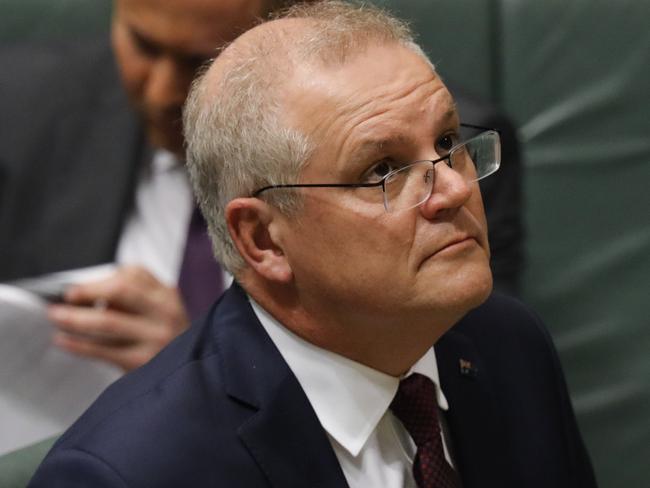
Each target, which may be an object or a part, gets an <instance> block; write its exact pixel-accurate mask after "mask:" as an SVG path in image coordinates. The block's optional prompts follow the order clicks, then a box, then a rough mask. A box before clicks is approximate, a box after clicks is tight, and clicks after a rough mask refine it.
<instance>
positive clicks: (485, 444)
mask: <svg viewBox="0 0 650 488" xmlns="http://www.w3.org/2000/svg"><path fill="white" fill-rule="evenodd" d="M436 354H437V357H438V364H439V370H440V378H441V383H442V387H443V389H444V392H445V395H446V396H447V399H448V401H449V404H450V410H449V413H448V416H447V422H448V426H449V432H450V434H451V444H452V448H453V452H454V456H455V461H456V463H457V466H458V468H459V471H460V474H461V477H462V479H463V483H464V487H465V488H475V487H476V488H479V487H480V488H489V487H494V488H497V487H498V488H504V487H517V488H521V487H530V488H551V487H552V488H581V487H594V486H595V482H594V478H593V472H592V469H591V466H590V463H589V459H588V456H587V454H586V452H585V449H584V446H583V443H582V440H581V438H580V434H579V432H578V429H577V426H576V422H575V418H574V415H573V411H572V409H571V405H570V402H569V398H568V395H567V390H566V386H565V383H564V379H563V376H562V373H561V370H560V366H559V364H558V360H557V357H556V355H555V352H554V350H553V347H552V344H551V342H550V340H549V337H548V335H547V333H546V332H545V331H544V329H543V328H542V326H541V325H540V323H539V322H538V320H537V319H536V318H535V317H534V316H532V315H531V314H530V312H528V311H527V310H526V309H525V308H524V307H523V306H521V305H520V304H519V303H518V302H515V301H512V300H510V299H507V298H504V297H502V296H498V295H493V296H492V297H491V298H490V299H489V300H488V301H487V302H486V303H485V304H484V305H482V306H481V307H479V308H478V309H476V310H474V311H473V312H471V313H470V314H468V315H467V316H466V317H465V318H464V319H463V320H462V321H461V322H460V323H458V324H457V325H456V326H455V327H454V328H453V329H452V330H451V331H449V332H448V333H447V334H446V335H445V336H444V337H443V338H442V339H441V340H440V341H439V342H438V344H436ZM461 360H462V363H461ZM332 401H336V399H335V398H333V399H332ZM29 486H30V487H32V488H38V487H48V488H56V487H66V488H69V487H77V486H79V487H81V486H92V487H97V488H102V487H179V486H191V487H202V486H206V487H207V486H223V487H238V488H239V487H242V488H247V487H275V488H290V487H300V488H305V487H345V486H347V484H346V481H345V477H344V475H343V473H342V471H341V468H340V466H339V464H338V462H337V459H336V456H335V454H334V452H333V450H332V448H331V446H330V444H329V441H328V439H327V436H326V434H325V432H324V430H323V428H322V427H321V425H320V424H319V422H318V419H317V418H316V415H315V413H314V411H313V409H312V408H311V405H310V403H309V401H308V399H307V397H306V396H305V394H304V392H303V390H302V388H301V387H300V384H299V383H298V381H297V380H296V378H295V376H294V375H293V373H292V372H291V370H290V369H289V367H288V366H287V364H286V363H285V361H284V360H283V358H282V356H281V355H280V353H279V351H278V350H277V349H276V347H275V345H274V344H273V342H272V341H271V340H270V338H269V337H268V335H267V334H266V332H265V331H264V328H263V327H262V326H261V324H260V323H259V321H258V320H257V318H256V316H255V314H254V313H253V311H252V309H251V307H250V305H249V303H248V300H247V297H246V295H245V293H244V292H243V290H242V289H241V288H240V287H239V286H238V285H236V284H235V285H233V287H232V288H231V289H230V290H229V291H228V292H227V293H225V294H224V296H223V297H222V298H221V299H220V300H219V302H217V304H216V305H215V306H214V307H213V308H212V309H211V311H210V312H209V313H208V315H207V316H206V317H205V318H204V319H202V320H200V321H198V322H196V323H194V324H193V326H192V327H191V329H190V330H188V331H187V332H186V333H185V334H183V335H182V336H180V337H179V338H178V339H177V340H175V341H174V342H173V343H172V344H170V345H169V346H168V347H167V348H166V349H165V350H164V351H163V352H162V353H161V354H160V355H159V356H157V357H156V358H155V359H154V360H153V361H151V362H150V363H148V364H147V365H145V366H144V367H142V368H141V369H139V370H137V371H135V372H133V373H131V374H129V375H127V376H125V377H124V378H122V379H121V380H119V381H118V382H117V383H115V384H114V385H112V386H111V387H109V388H108V389H107V390H106V391H105V392H104V393H103V394H102V395H101V396H100V398H99V399H98V400H97V401H96V403H95V404H94V405H93V406H92V407H91V408H90V409H89V410H88V411H87V412H86V413H85V414H84V415H83V416H82V417H81V418H80V419H79V420H78V421H77V422H76V423H75V424H74V425H73V426H72V427H71V428H70V429H69V430H68V431H67V432H66V433H65V434H64V435H63V436H62V437H61V438H60V439H59V441H58V442H57V443H56V445H55V446H54V448H53V449H52V451H51V452H50V453H49V454H48V456H47V457H46V459H45V460H44V462H43V464H42V465H41V466H40V468H39V469H38V471H37V472H36V474H35V476H34V478H33V479H32V481H31V483H30V485H29ZM369 488H375V487H369Z"/></svg>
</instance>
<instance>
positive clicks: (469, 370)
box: [458, 358, 478, 378]
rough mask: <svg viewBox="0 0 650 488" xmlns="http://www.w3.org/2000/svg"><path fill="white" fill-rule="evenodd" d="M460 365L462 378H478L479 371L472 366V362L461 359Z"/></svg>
mask: <svg viewBox="0 0 650 488" xmlns="http://www.w3.org/2000/svg"><path fill="white" fill-rule="evenodd" d="M458 364H459V366H460V374H461V375H462V376H469V377H470V378H476V376H477V374H478V369H477V368H476V367H475V366H474V365H473V364H472V362H471V361H468V360H467V359H462V358H461V359H459V360H458Z"/></svg>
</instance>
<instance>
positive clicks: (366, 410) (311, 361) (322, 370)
mask: <svg viewBox="0 0 650 488" xmlns="http://www.w3.org/2000/svg"><path fill="white" fill-rule="evenodd" d="M249 300H250V303H251V305H252V307H253V311H254V312H255V315H257V318H258V319H259V321H260V322H261V324H262V326H263V327H264V329H265V330H266V332H267V334H268V335H269V336H270V337H271V340H272V341H273V342H274V344H275V346H276V347H277V348H278V350H279V351H280V354H282V357H283V358H284V360H285V361H286V362H287V364H288V365H289V367H290V368H291V371H292V372H293V374H294V375H295V376H296V378H297V379H298V382H299V383H300V386H301V387H302V389H303V390H304V392H305V395H307V398H308V399H309V402H310V403H311V406H312V408H313V409H314V412H315V413H316V416H317V417H318V420H319V421H320V423H321V425H322V426H323V428H324V429H325V430H326V431H327V433H328V434H329V435H330V436H332V437H333V438H334V439H335V440H336V441H337V442H338V443H339V444H340V445H341V446H343V447H344V448H345V449H346V450H347V451H349V452H350V454H352V456H357V455H358V454H359V452H360V451H361V449H362V448H363V446H364V444H365V443H366V441H367V440H368V438H369V437H370V435H371V434H372V432H373V431H374V430H375V428H376V427H377V424H378V423H379V421H380V420H381V418H382V417H383V416H384V414H385V413H386V411H387V410H388V407H389V406H390V403H391V402H392V401H393V398H394V397H395V394H396V393H397V388H398V386H399V381H400V378H396V377H394V376H390V375H387V374H385V373H382V372H380V371H377V370H375V369H372V368H369V367H367V366H364V365H363V364H360V363H357V362H356V361H352V360H350V359H348V358H346V357H343V356H341V355H339V354H335V353H333V352H331V351H328V350H326V349H323V348H320V347H317V346H315V345H313V344H311V343H310V342H307V341H305V340H304V339H302V338H300V337H298V336H297V335H296V334H294V333H292V332H291V331H289V330H288V329H287V328H285V327H284V326H283V325H282V324H280V322H278V321H277V320H276V319H275V318H274V317H272V316H271V315H270V314H269V313H268V312H267V311H266V310H264V309H263V308H262V307H260V306H259V305H258V304H257V303H256V302H255V301H254V300H253V299H252V298H250V297H249ZM415 372H417V373H420V374H423V375H425V376H427V377H428V378H430V379H431V380H432V381H433V382H434V384H435V385H436V395H437V398H436V399H437V402H438V406H439V407H440V408H441V409H443V410H447V409H448V408H449V407H448V404H447V400H446V399H445V396H444V394H443V393H442V390H441V389H440V380H439V378H438V365H437V363H436V356H435V352H434V350H433V348H430V349H429V350H428V351H427V352H426V354H425V355H424V356H422V358H420V360H419V361H418V362H417V363H415V364H414V365H413V367H412V368H411V369H410V370H409V372H408V373H407V374H406V375H404V377H406V376H408V375H410V374H411V373H415Z"/></svg>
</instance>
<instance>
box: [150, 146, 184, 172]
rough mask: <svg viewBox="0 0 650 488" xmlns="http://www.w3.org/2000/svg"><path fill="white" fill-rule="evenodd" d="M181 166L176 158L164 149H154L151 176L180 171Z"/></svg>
mask: <svg viewBox="0 0 650 488" xmlns="http://www.w3.org/2000/svg"><path fill="white" fill-rule="evenodd" d="M182 168H183V164H182V162H181V160H180V158H179V157H178V156H176V155H175V154H174V153H172V152H171V151H168V150H166V149H156V150H155V152H154V154H153V159H152V161H151V171H152V173H153V174H160V173H167V172H170V171H174V170H178V169H182Z"/></svg>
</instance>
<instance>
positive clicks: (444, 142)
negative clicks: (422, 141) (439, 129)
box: [436, 134, 458, 153]
mask: <svg viewBox="0 0 650 488" xmlns="http://www.w3.org/2000/svg"><path fill="white" fill-rule="evenodd" d="M456 144H458V135H457V134H445V135H444V136H442V137H441V138H440V139H438V141H437V142H436V146H437V149H438V151H440V152H441V153H448V152H449V151H450V150H451V148H452V147H454V146H455V145H456Z"/></svg>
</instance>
